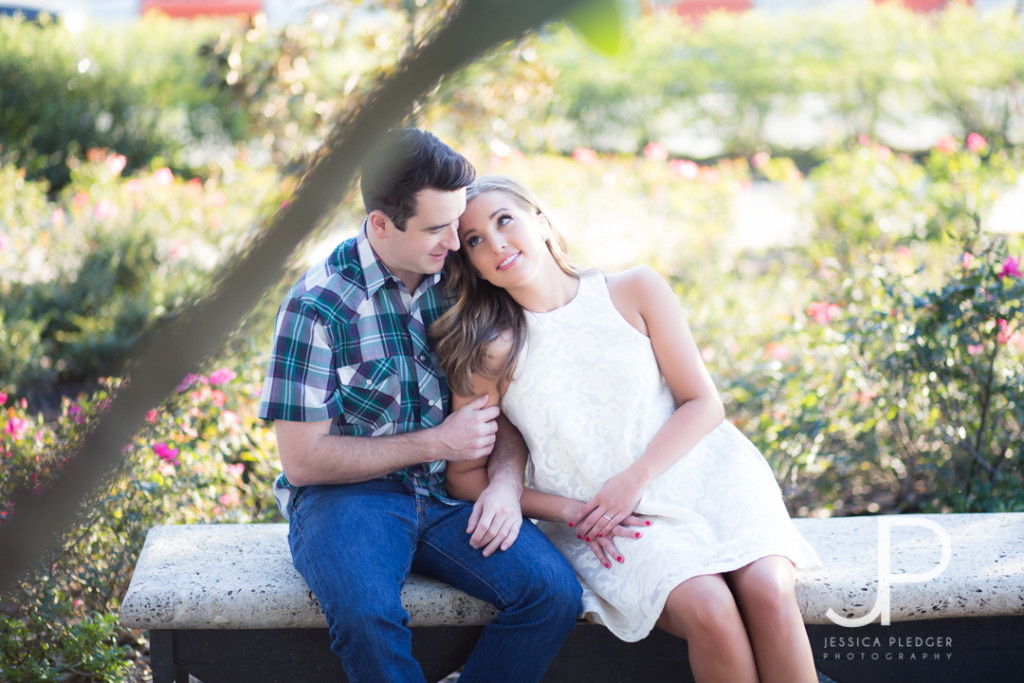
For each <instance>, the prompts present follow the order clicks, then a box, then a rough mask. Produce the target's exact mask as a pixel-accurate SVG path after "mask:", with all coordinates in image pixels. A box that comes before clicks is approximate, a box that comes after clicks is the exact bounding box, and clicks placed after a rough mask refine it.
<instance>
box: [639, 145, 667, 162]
mask: <svg viewBox="0 0 1024 683" xmlns="http://www.w3.org/2000/svg"><path fill="white" fill-rule="evenodd" d="M644 156H645V157H647V158H648V159H650V160H651V161H668V147H666V146H665V145H663V144H662V143H660V142H648V143H647V144H646V145H645V146H644Z"/></svg>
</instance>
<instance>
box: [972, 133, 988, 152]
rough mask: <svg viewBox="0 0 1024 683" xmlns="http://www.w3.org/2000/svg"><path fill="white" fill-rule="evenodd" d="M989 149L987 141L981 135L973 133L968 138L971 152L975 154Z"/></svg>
mask: <svg viewBox="0 0 1024 683" xmlns="http://www.w3.org/2000/svg"><path fill="white" fill-rule="evenodd" d="M987 147H988V141H986V140H985V138H983V137H982V136H981V135H979V134H977V133H971V134H970V135H968V136H967V149H969V150H971V151H972V152H974V153H975V154H977V153H978V152H984V151H985V149H986V148H987Z"/></svg>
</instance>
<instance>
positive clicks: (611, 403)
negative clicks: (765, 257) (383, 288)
mask: <svg viewBox="0 0 1024 683" xmlns="http://www.w3.org/2000/svg"><path fill="white" fill-rule="evenodd" d="M467 200H468V203H467V207H466V212H465V213H464V214H463V215H462V217H461V218H460V224H459V238H460V241H461V244H462V248H461V249H460V251H459V252H458V253H457V255H454V256H450V257H449V259H448V264H447V265H446V269H447V271H448V272H447V274H446V277H447V278H448V280H447V282H448V287H449V288H450V290H451V293H452V294H453V295H454V296H455V299H456V301H455V304H454V306H453V308H452V309H451V310H450V311H449V313H448V314H446V315H445V316H444V317H443V318H442V319H441V320H439V321H438V323H436V325H435V327H434V329H433V334H434V336H435V338H436V339H437V352H438V356H439V357H440V359H441V363H442V365H443V366H444V368H445V372H446V374H447V376H448V379H449V384H450V385H451V388H452V394H453V399H452V408H453V409H455V408H458V407H459V406H461V405H464V404H466V403H468V402H469V401H471V400H473V399H474V398H475V397H478V396H480V395H483V394H487V395H489V396H490V398H491V401H493V402H494V403H497V404H499V405H500V406H501V409H502V411H503V412H504V414H505V415H506V416H507V417H508V418H509V419H510V420H511V421H512V423H513V424H515V425H516V427H518V429H519V431H520V432H521V433H522V435H523V437H524V439H525V440H526V442H527V445H528V446H529V449H530V454H531V461H530V467H529V479H530V488H529V489H527V490H525V491H524V493H523V497H522V509H523V514H524V516H527V517H531V518H534V519H538V520H540V523H541V527H542V528H543V530H544V531H545V533H547V534H548V536H549V537H550V538H551V540H552V541H553V542H554V543H555V545H557V546H558V548H559V549H560V550H561V551H562V552H563V553H565V555H566V556H567V557H568V558H569V560H570V561H571V562H572V564H573V566H574V568H575V569H576V572H577V573H578V575H579V576H580V578H581V582H582V583H583V585H584V597H583V601H584V602H583V604H584V610H585V612H586V613H587V616H588V617H589V618H590V619H592V620H594V621H597V622H599V623H603V624H605V625H606V626H607V627H608V628H609V629H610V630H611V631H612V632H613V633H615V635H616V636H618V637H619V638H621V639H623V640H629V641H633V640H639V639H641V638H643V637H644V636H646V635H647V634H648V633H649V632H650V630H651V629H652V628H653V627H654V626H659V627H660V628H663V629H665V630H666V631H669V632H670V633H673V634H675V635H677V636H679V637H682V638H685V639H686V640H687V641H688V646H689V652H690V664H691V669H692V671H693V673H694V675H695V677H696V678H697V680H698V681H729V682H730V683H735V682H737V681H757V680H761V681H786V682H787V683H793V682H794V681H816V680H817V676H816V674H815V670H814V663H813V658H812V654H811V649H810V644H809V642H808V640H807V635H806V631H805V629H804V625H803V620H802V618H801V614H800V610H799V608H798V605H797V603H796V598H795V595H794V587H793V586H794V564H796V565H797V566H800V567H812V566H816V565H817V564H818V558H817V556H816V555H815V553H814V551H813V549H811V547H810V546H809V545H808V544H807V543H806V541H804V539H803V538H802V537H801V536H800V535H799V533H798V532H797V531H796V529H795V528H794V527H793V524H792V522H791V520H790V519H789V516H788V514H787V512H786V509H785V506H784V504H783V502H782V497H781V494H780V492H779V488H778V485H777V483H776V482H775V479H774V477H773V475H772V473H771V470H770V469H769V467H768V465H767V463H766V462H765V460H764V458H763V457H762V456H761V454H760V453H759V452H758V451H757V449H756V448H755V447H754V446H753V444H751V443H750V442H749V441H748V440H747V439H746V438H745V437H744V436H743V435H742V434H740V433H739V431H738V430H737V429H736V428H735V427H734V426H733V425H732V424H731V423H729V422H727V421H725V420H724V412H723V408H722V403H721V401H720V399H719V397H718V393H717V391H716V390H715V387H714V384H713V383H712V380H711V377H710V375H709V374H708V372H707V370H706V369H705V367H704V365H703V362H702V361H701V357H700V353H699V351H698V349H697V346H696V344H695V343H694V340H693V337H692V335H691V334H690V330H689V328H688V326H687V324H686V321H685V319H684V317H683V314H682V311H681V308H680V306H679V303H678V300H677V298H676V296H675V294H674V293H673V292H672V290H671V288H670V287H669V286H668V284H667V283H666V282H665V281H664V280H663V279H662V278H661V277H660V276H659V275H658V274H657V273H655V272H654V271H653V270H651V269H649V268H646V267H637V268H632V269H630V270H627V271H625V272H623V273H619V274H616V275H610V276H608V277H607V278H606V277H605V276H604V275H603V274H601V273H599V272H587V273H579V272H578V271H576V270H575V269H574V268H572V267H571V266H570V265H569V264H568V263H567V261H566V258H565V245H564V241H563V240H562V239H561V237H560V236H559V235H558V233H557V232H556V231H555V229H554V227H553V226H552V225H551V222H550V221H549V220H548V218H547V216H546V215H545V214H544V212H543V211H542V210H541V208H540V206H539V203H538V202H537V200H536V199H535V198H534V197H533V196H532V194H531V193H530V192H529V191H528V190H527V189H526V188H524V187H523V186H522V185H521V184H519V183H518V182H517V181H515V180H513V179H511V178H506V177H501V176H490V177H483V178H479V179H478V180H477V181H476V182H475V183H474V184H473V185H471V186H470V187H469V188H468V191H467ZM484 464H485V463H483V462H479V461H478V462H476V463H458V464H456V463H450V464H449V466H448V486H449V491H450V492H451V493H452V494H453V495H458V496H462V497H467V498H474V497H475V496H476V495H477V494H478V493H479V492H480V491H481V490H482V489H483V487H484V486H485V485H486V476H487V475H486V470H485V469H484ZM638 515H639V516H640V517H638ZM652 520H653V524H652V523H651V521H652ZM636 524H649V526H644V527H643V536H644V538H642V539H640V540H637V538H638V537H639V536H640V535H641V534H640V533H638V532H637V531H636V528H635V526H634V525H636ZM624 537H633V538H631V540H624ZM616 541H619V542H621V543H622V544H623V549H622V550H621V551H620V550H619V548H618V547H617V545H616ZM627 544H628V545H627ZM592 551H593V552H592Z"/></svg>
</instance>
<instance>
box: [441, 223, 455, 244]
mask: <svg viewBox="0 0 1024 683" xmlns="http://www.w3.org/2000/svg"><path fill="white" fill-rule="evenodd" d="M441 246H443V247H444V248H445V249H447V250H448V251H458V250H459V222H458V221H455V222H454V223H452V224H451V225H449V226H448V227H447V228H445V229H444V236H443V237H442V238H441Z"/></svg>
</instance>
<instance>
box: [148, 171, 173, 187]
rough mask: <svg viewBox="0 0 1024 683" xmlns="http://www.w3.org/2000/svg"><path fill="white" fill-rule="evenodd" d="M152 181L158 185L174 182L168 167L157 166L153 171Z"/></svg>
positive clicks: (163, 185) (162, 185)
mask: <svg viewBox="0 0 1024 683" xmlns="http://www.w3.org/2000/svg"><path fill="white" fill-rule="evenodd" d="M153 182H154V183H156V185H157V186H158V187H167V186H168V185H170V184H171V183H173V182H174V174H173V173H171V169H169V168H158V169H157V170H155V171H153Z"/></svg>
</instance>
